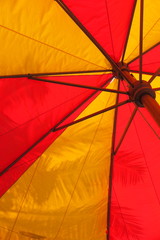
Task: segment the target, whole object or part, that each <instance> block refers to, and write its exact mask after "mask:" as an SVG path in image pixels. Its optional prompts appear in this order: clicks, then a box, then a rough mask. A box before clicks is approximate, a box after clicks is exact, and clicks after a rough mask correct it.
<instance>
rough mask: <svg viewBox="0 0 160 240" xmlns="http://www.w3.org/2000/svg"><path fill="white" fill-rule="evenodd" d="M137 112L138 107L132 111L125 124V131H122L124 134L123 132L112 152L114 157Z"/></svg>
mask: <svg viewBox="0 0 160 240" xmlns="http://www.w3.org/2000/svg"><path fill="white" fill-rule="evenodd" d="M137 110H138V107H135V109H134V111H133V113H132V115H131V117H130V119H129V121H128V123H127V126H126V128H125V130H124V132H123V134H122V136H121V138H120V140H119V143H118V145H117V147H116V149H115V151H114V155H115V154H116V153H117V151H118V149H119V148H120V146H121V144H122V142H123V140H124V138H125V136H126V133H127V131H128V129H129V127H130V125H131V123H132V120H133V118H134V116H135V115H136V112H137Z"/></svg>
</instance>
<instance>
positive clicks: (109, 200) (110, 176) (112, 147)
mask: <svg viewBox="0 0 160 240" xmlns="http://www.w3.org/2000/svg"><path fill="white" fill-rule="evenodd" d="M119 89H120V79H118V90H119ZM118 101H119V93H118V94H117V99H116V104H117V103H118ZM117 116H118V108H116V109H115V113H114V124H113V135H112V146H111V159H110V175H109V190H108V196H109V197H108V213H107V235H106V238H107V240H109V238H110V216H111V211H110V209H111V195H112V175H113V160H114V147H115V139H116V127H117Z"/></svg>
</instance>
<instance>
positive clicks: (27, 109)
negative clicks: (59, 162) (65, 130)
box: [0, 75, 111, 194]
mask: <svg viewBox="0 0 160 240" xmlns="http://www.w3.org/2000/svg"><path fill="white" fill-rule="evenodd" d="M110 76H111V75H107V76H106V75H102V76H72V77H53V79H55V80H61V81H66V82H67V81H68V82H74V83H77V84H78V83H79V84H84V85H91V86H101V85H102V84H104V83H105V82H106V80H107V79H108V78H109V77H110ZM48 79H52V78H51V77H50V78H48ZM0 89H1V99H2V100H3V101H1V102H0V109H1V113H0V121H1V126H0V146H1V148H0V155H1V160H0V161H1V164H0V171H2V170H3V169H5V168H6V167H7V166H8V165H9V164H11V163H12V162H13V161H14V160H15V159H17V158H18V157H19V156H20V155H21V154H22V153H24V152H25V151H26V150H27V149H28V148H29V147H30V146H32V144H34V143H35V142H36V141H37V140H38V139H39V138H41V137H42V136H43V135H44V134H45V133H46V132H48V131H49V130H50V129H51V128H53V127H54V126H55V125H56V124H57V123H58V122H59V121H61V120H62V119H63V118H64V117H65V116H66V115H68V114H69V113H70V112H71V111H72V110H73V109H75V108H76V107H77V106H79V104H81V103H82V102H83V101H84V100H85V99H86V98H87V97H88V96H90V95H91V94H92V93H93V92H95V91H94V90H88V89H83V88H82V89H81V88H76V87H70V86H64V85H57V84H53V83H44V82H38V81H34V80H29V79H27V78H19V79H1V80H0ZM95 96H96V95H95ZM95 96H94V97H92V98H91V100H93V99H94V98H95ZM91 100H89V101H88V102H87V104H89V102H90V101H91ZM85 107H86V104H84V105H83V107H81V108H80V109H79V110H77V111H76V112H75V113H74V114H73V115H72V116H71V117H70V118H69V119H67V120H66V121H65V122H64V124H65V123H67V122H69V121H71V120H74V119H75V118H76V117H77V116H78V114H79V113H80V112H81V111H82V110H83V109H84V108H85ZM59 134H60V133H59V132H57V133H54V134H51V136H49V137H47V138H46V139H44V140H43V142H42V143H41V144H39V145H38V146H37V147H35V148H34V149H33V150H32V151H30V152H29V154H27V155H26V156H25V157H23V158H22V159H21V160H20V161H19V162H18V163H17V164H16V165H14V166H13V167H12V169H10V170H9V171H8V172H7V173H5V174H4V175H3V176H1V177H0V185H1V186H3V187H1V189H0V194H3V193H4V192H5V191H6V190H7V188H8V187H9V186H10V185H11V184H13V183H14V181H15V180H17V179H18V177H19V176H20V175H21V174H22V173H23V172H24V171H25V170H26V169H27V168H28V167H29V166H30V165H31V164H32V163H33V162H34V161H35V160H36V159H37V158H38V157H39V156H40V155H41V154H42V152H43V151H44V150H45V149H46V148H47V147H48V146H49V144H50V143H51V142H53V141H54V140H55V138H56V137H57V136H58V135H59ZM17 166H19V167H18V168H17Z"/></svg>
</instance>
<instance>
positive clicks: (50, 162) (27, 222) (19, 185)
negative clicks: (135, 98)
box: [0, 80, 117, 240]
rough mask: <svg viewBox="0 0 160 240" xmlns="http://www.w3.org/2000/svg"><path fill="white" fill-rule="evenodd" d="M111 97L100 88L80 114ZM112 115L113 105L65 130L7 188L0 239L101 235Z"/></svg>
mask: <svg viewBox="0 0 160 240" xmlns="http://www.w3.org/2000/svg"><path fill="white" fill-rule="evenodd" d="M109 88H113V89H116V88H117V80H114V81H113V82H112V83H111V84H110V86H109ZM115 101H116V94H114V93H104V92H103V93H101V94H100V95H99V96H98V97H97V98H96V99H95V100H94V101H93V102H92V103H91V104H90V105H89V106H88V107H87V108H86V110H85V111H84V112H83V113H82V114H81V115H80V116H79V117H83V116H85V115H88V114H90V113H93V112H95V111H97V110H100V109H103V108H105V107H108V106H110V105H113V104H115ZM113 118H114V110H112V111H109V112H107V113H104V114H102V115H99V116H96V117H94V118H92V119H89V120H86V121H84V122H82V123H79V124H76V125H74V126H72V127H69V128H68V129H66V130H65V131H64V132H63V134H62V135H61V136H60V137H59V138H58V139H56V141H55V142H54V143H53V144H52V145H51V146H50V147H49V148H48V149H47V150H46V151H45V152H44V153H43V154H42V156H41V157H40V158H39V159H38V160H37V161H36V162H35V163H34V164H33V165H32V167H30V168H29V169H28V170H27V171H26V172H25V174H24V175H23V176H22V177H21V178H20V179H19V180H18V181H17V182H16V183H15V184H14V185H13V186H12V187H11V188H10V189H9V190H8V192H6V194H5V195H4V196H3V197H2V198H1V200H0V237H1V239H4V240H9V239H10V240H29V239H48V240H53V239H54V240H89V239H92V240H105V239H106V233H105V231H106V225H107V223H106V221H107V201H108V182H109V179H108V177H109V169H110V157H111V143H112V128H113Z"/></svg>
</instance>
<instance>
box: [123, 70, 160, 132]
mask: <svg viewBox="0 0 160 240" xmlns="http://www.w3.org/2000/svg"><path fill="white" fill-rule="evenodd" d="M122 71H123V75H124V76H125V79H127V82H130V83H131V84H132V87H129V93H130V98H131V99H132V100H133V101H135V103H136V104H137V105H138V106H139V107H145V108H146V109H147V110H148V112H149V113H150V114H151V116H152V117H153V119H154V120H155V122H156V123H157V124H158V126H159V127H160V105H159V104H158V102H157V101H156V100H155V91H154V90H153V89H152V87H151V85H150V84H149V83H148V82H146V81H142V82H140V81H138V80H136V79H135V78H134V77H133V76H132V75H131V74H130V73H129V71H128V70H127V69H123V68H122Z"/></svg>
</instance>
